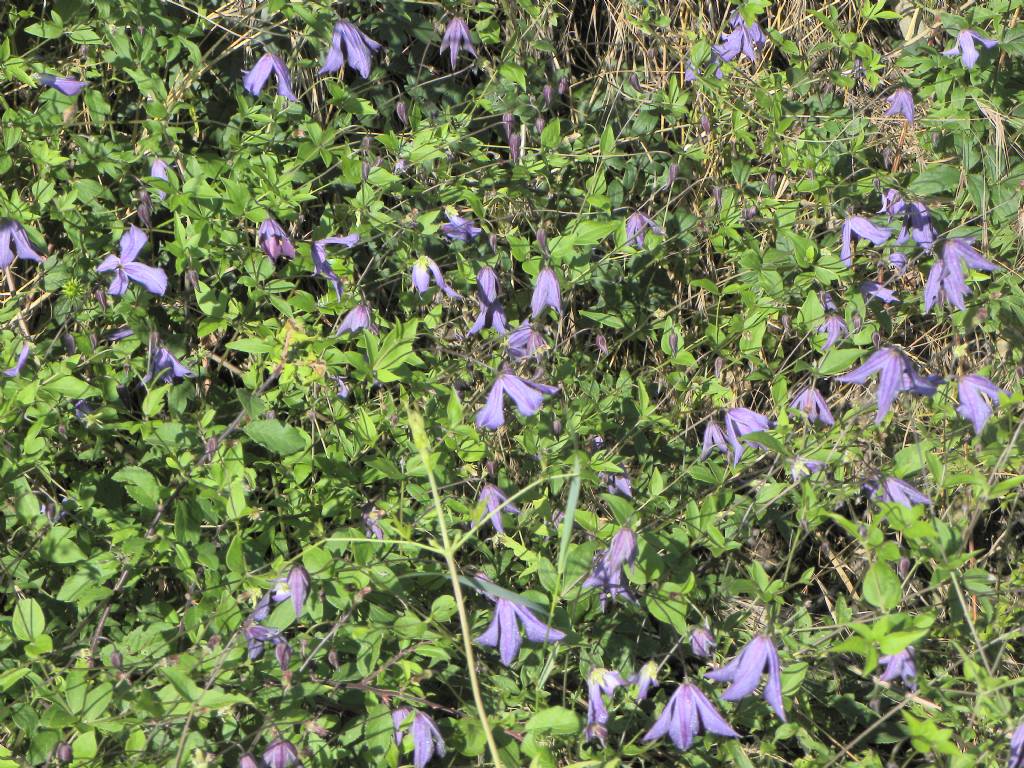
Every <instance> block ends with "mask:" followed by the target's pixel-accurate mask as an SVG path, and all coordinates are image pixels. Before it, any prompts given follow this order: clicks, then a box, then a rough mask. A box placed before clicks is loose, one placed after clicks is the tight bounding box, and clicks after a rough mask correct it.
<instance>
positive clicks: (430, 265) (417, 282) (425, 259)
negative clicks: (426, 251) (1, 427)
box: [412, 256, 459, 299]
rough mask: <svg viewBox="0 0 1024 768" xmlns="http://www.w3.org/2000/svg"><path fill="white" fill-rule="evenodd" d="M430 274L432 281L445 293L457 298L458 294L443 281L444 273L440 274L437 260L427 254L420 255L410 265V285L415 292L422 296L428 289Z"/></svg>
mask: <svg viewBox="0 0 1024 768" xmlns="http://www.w3.org/2000/svg"><path fill="white" fill-rule="evenodd" d="M431 276H433V278H434V283H435V284H436V285H437V287H438V288H440V289H441V290H442V291H444V293H445V295H447V296H448V297H449V298H452V299H457V298H459V294H457V293H456V292H455V291H453V290H452V288H451V287H450V286H449V285H448V283H446V282H445V281H444V275H442V274H441V268H440V267H438V266H437V262H435V261H434V260H433V259H431V258H430V257H429V256H420V257H419V258H418V259H416V261H414V262H413V265H412V287H413V288H414V289H416V293H418V294H420V295H421V296H422V295H423V294H424V293H426V292H427V291H428V290H430V278H431Z"/></svg>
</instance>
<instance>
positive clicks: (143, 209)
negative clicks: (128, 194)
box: [135, 189, 153, 229]
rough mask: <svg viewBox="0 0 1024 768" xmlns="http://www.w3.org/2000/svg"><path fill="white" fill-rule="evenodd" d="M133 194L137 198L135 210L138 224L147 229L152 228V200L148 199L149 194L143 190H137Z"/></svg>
mask: <svg viewBox="0 0 1024 768" xmlns="http://www.w3.org/2000/svg"><path fill="white" fill-rule="evenodd" d="M135 194H136V196H137V197H138V198H139V205H138V208H137V209H136V213H137V214H138V216H139V222H140V223H141V224H142V226H144V227H145V228H146V229H149V228H151V227H152V226H153V200H152V198H150V196H149V192H147V191H146V190H144V189H140V190H138V191H137V192H136V193H135Z"/></svg>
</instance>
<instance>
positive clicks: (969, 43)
mask: <svg viewBox="0 0 1024 768" xmlns="http://www.w3.org/2000/svg"><path fill="white" fill-rule="evenodd" d="M976 42H977V43H981V44H982V45H983V46H985V47H986V48H992V47H993V46H995V45H996V41H995V40H992V39H990V38H987V37H983V36H982V35H979V34H978V33H977V32H975V31H974V30H973V29H962V30H960V32H959V33H958V34H957V36H956V42H955V43H954V44H953V47H952V48H950V49H949V50H947V51H943V52H942V55H943V56H959V57H960V62H961V63H962V64H963V65H964V67H966V68H967V69H973V68H974V65H975V64H976V63H977V62H978V49H977V48H975V47H974V44H975V43H976Z"/></svg>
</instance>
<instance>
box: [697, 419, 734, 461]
mask: <svg viewBox="0 0 1024 768" xmlns="http://www.w3.org/2000/svg"><path fill="white" fill-rule="evenodd" d="M713 451H721V452H722V453H729V441H728V440H727V439H726V437H725V432H724V431H722V425H721V424H719V423H718V422H717V421H715V420H714V419H712V420H711V421H709V422H708V425H707V426H706V427H704V445H703V447H702V449H701V452H700V460H701V461H704V459H706V458H707V457H708V456H710V455H711V454H712V452H713Z"/></svg>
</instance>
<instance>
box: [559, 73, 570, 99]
mask: <svg viewBox="0 0 1024 768" xmlns="http://www.w3.org/2000/svg"><path fill="white" fill-rule="evenodd" d="M568 92H569V80H568V79H567V78H564V77H563V78H562V79H561V80H559V81H558V95H559V96H565V94H567V93H568Z"/></svg>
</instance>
